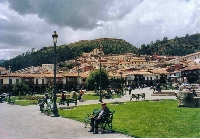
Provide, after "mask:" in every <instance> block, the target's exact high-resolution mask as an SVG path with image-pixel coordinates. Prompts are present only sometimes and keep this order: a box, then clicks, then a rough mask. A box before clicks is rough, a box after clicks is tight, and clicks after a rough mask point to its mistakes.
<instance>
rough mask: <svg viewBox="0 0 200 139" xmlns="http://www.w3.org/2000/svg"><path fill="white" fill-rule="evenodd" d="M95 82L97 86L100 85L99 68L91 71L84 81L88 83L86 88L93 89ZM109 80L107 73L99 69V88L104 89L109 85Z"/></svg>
mask: <svg viewBox="0 0 200 139" xmlns="http://www.w3.org/2000/svg"><path fill="white" fill-rule="evenodd" d="M95 82H96V86H97V88H99V85H100V69H98V70H95V71H93V72H91V74H90V75H89V76H88V77H87V79H86V83H87V85H88V89H90V90H94V89H95ZM109 84H110V82H109V80H108V73H107V72H106V71H105V70H104V69H101V88H102V89H106V88H107V86H109Z"/></svg>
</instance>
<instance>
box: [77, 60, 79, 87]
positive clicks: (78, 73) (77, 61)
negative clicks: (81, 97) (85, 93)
mask: <svg viewBox="0 0 200 139" xmlns="http://www.w3.org/2000/svg"><path fill="white" fill-rule="evenodd" d="M77 65H78V86H77V89H78V91H79V86H80V83H79V80H80V78H79V66H80V59H77Z"/></svg>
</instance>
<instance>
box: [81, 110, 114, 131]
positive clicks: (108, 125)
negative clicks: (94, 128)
mask: <svg viewBox="0 0 200 139" xmlns="http://www.w3.org/2000/svg"><path fill="white" fill-rule="evenodd" d="M99 111H101V110H100V109H96V108H95V109H94V110H93V112H92V113H90V114H87V115H86V116H85V118H84V124H85V128H86V127H87V125H88V124H90V122H91V117H92V116H95V115H96V114H97V113H98V112H99ZM114 113H115V111H113V110H110V111H109V116H108V117H107V118H106V120H105V121H104V122H101V123H99V129H98V130H99V131H100V132H101V134H103V133H104V132H105V130H108V131H112V120H113V115H114Z"/></svg>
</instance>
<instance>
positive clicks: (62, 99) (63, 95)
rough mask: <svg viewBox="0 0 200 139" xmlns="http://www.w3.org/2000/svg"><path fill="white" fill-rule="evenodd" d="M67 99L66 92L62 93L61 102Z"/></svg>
mask: <svg viewBox="0 0 200 139" xmlns="http://www.w3.org/2000/svg"><path fill="white" fill-rule="evenodd" d="M65 99H66V96H65V94H64V92H62V94H61V98H60V100H61V101H65Z"/></svg>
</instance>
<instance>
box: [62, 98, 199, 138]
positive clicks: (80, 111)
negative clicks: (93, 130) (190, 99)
mask: <svg viewBox="0 0 200 139" xmlns="http://www.w3.org/2000/svg"><path fill="white" fill-rule="evenodd" d="M108 107H109V108H110V109H111V110H115V113H114V119H113V130H114V131H117V132H121V133H124V134H127V135H130V136H133V137H140V138H198V137H200V126H199V125H200V109H199V108H187V107H177V101H176V100H164V101H139V102H126V103H125V104H122V105H113V104H111V103H110V104H108ZM94 108H99V109H100V108H101V106H100V105H99V104H93V105H85V106H77V107H75V109H67V110H59V114H60V115H61V116H62V117H67V118H71V119H74V120H78V121H81V122H83V119H84V116H85V115H86V114H87V113H91V112H92V111H93V109H94ZM83 127H84V125H83Z"/></svg>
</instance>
